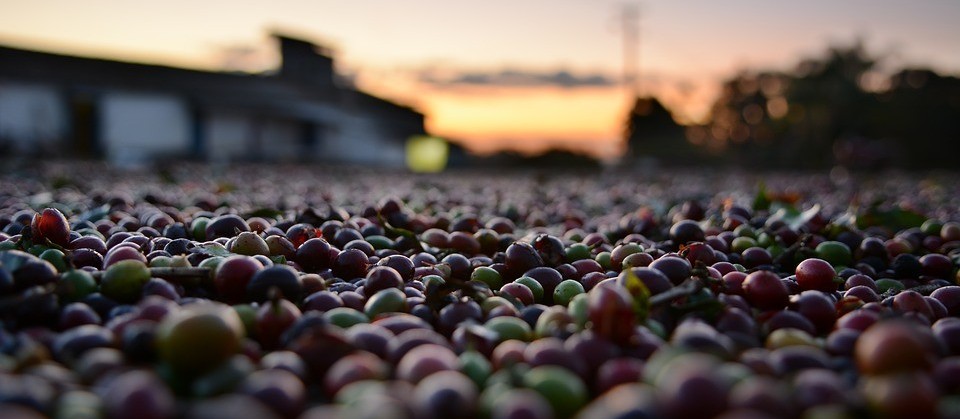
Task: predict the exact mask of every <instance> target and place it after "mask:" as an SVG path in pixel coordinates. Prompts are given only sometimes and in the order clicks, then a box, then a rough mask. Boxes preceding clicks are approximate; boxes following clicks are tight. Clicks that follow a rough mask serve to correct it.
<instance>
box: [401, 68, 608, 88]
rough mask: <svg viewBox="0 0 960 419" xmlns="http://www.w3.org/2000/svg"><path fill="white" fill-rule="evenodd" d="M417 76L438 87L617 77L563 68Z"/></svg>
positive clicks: (571, 83) (583, 82)
mask: <svg viewBox="0 0 960 419" xmlns="http://www.w3.org/2000/svg"><path fill="white" fill-rule="evenodd" d="M419 80H420V82H422V83H426V84H431V85H434V86H437V87H467V86H475V87H547V86H553V87H560V88H565V89H575V88H580V87H614V86H618V85H619V84H620V81H619V80H618V79H616V78H614V77H609V76H607V75H603V74H600V73H594V74H584V75H579V74H573V73H571V72H569V71H566V70H556V71H545V72H537V71H528V70H516V69H503V70H500V71H493V72H480V71H468V72H459V73H453V74H451V75H448V76H437V75H436V73H434V72H433V71H429V70H427V71H423V72H421V73H420V76H419Z"/></svg>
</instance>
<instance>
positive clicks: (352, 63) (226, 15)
mask: <svg viewBox="0 0 960 419" xmlns="http://www.w3.org/2000/svg"><path fill="white" fill-rule="evenodd" d="M627 5H638V6H639V20H638V25H639V26H638V27H639V32H638V33H639V43H638V48H637V49H636V50H633V51H634V52H635V53H636V54H637V57H638V59H637V60H636V62H637V63H638V65H637V67H638V69H639V70H638V71H639V81H638V83H637V85H638V89H639V91H640V92H641V93H643V94H652V95H655V96H657V97H658V98H660V99H661V100H662V101H663V102H664V103H665V104H666V105H667V106H668V107H669V108H670V109H671V110H672V111H673V112H674V116H675V118H676V119H678V120H679V121H681V122H684V123H690V122H698V121H703V120H704V119H705V118H707V117H708V116H709V114H708V110H709V107H710V104H711V102H712V100H713V98H714V97H715V95H716V93H717V89H718V87H719V83H720V82H721V81H722V80H724V79H725V78H728V77H731V76H733V75H734V74H736V73H737V72H738V71H741V70H745V69H757V68H762V69H778V70H788V69H790V68H792V67H793V66H794V65H795V64H796V63H797V62H798V61H799V60H800V59H801V58H804V57H815V56H817V55H818V54H822V53H823V51H825V50H826V48H827V47H828V46H829V45H831V44H841V45H848V44H850V43H852V42H853V41H854V40H856V39H862V40H863V41H864V43H865V45H866V47H867V49H868V51H870V52H872V53H874V54H878V55H881V56H882V57H884V59H883V61H882V62H881V64H882V67H883V68H886V69H896V68H901V67H904V66H923V67H929V68H933V69H934V70H937V71H939V72H941V73H944V74H956V75H960V47H958V45H960V25H958V24H957V23H956V22H958V21H960V1H953V0H926V1H916V0H844V1H835V0H805V1H802V2H797V1H791V2H787V1H767V0H727V1H710V0H669V1H668V0H642V1H641V0H619V1H606V0H485V1H481V2H477V1H466V0H403V1H400V0H352V1H346V0H286V1H246V0H229V1H227V0H205V1H195V0H165V1H162V2H139V1H128V0H84V1H74V0H31V1H3V2H0V43H2V44H6V45H13V46H19V47H27V48H37V49H43V50H50V51H56V52H63V53H71V54H78V55H92V56H98V57H106V58H116V59H124V60H134V61H144V62H151V63H160V64H168V65H176V66H184V67H191V68H199V69H210V70H221V69H230V70H244V71H263V70H269V69H271V68H275V67H276V66H277V65H278V61H279V57H278V55H277V52H276V45H275V44H273V43H272V41H271V39H270V37H269V34H270V33H271V32H272V31H282V32H284V33H287V34H294V35H297V36H302V37H305V38H307V39H310V40H313V41H316V42H318V43H321V44H324V45H327V46H330V47H332V48H333V49H334V51H335V57H336V60H337V69H338V71H339V72H340V73H341V74H343V75H344V76H345V77H348V78H350V79H352V80H354V82H355V83H356V85H357V86H358V87H360V88H361V89H364V90H366V91H368V92H371V93H374V94H376V95H379V96H382V97H385V98H388V99H391V100H395V101H398V102H402V103H405V104H410V105H413V106H414V107H415V108H417V109H418V110H420V111H422V112H424V113H425V114H426V116H427V119H426V124H427V130H428V131H429V132H430V133H431V134H434V135H439V136H442V137H447V138H451V139H454V140H456V141H458V142H461V143H462V144H464V145H465V146H466V147H467V148H468V149H471V150H474V151H477V152H481V153H486V152H492V151H495V150H499V149H504V148H506V149H514V150H520V151H524V152H531V153H532V152H537V151H540V150H543V149H544V148H545V147H551V146H552V147H563V148H568V149H573V150H578V151H584V152H588V153H591V154H593V155H596V156H600V157H612V156H615V155H617V154H618V153H620V152H621V151H622V141H621V137H622V132H623V126H624V122H625V120H626V115H627V112H628V110H629V104H630V102H631V101H630V99H631V97H632V93H631V92H632V90H631V89H629V88H627V87H626V86H625V85H624V84H623V83H622V80H623V77H622V74H623V66H624V57H625V53H624V51H625V49H624V42H623V40H624V37H625V36H624V34H625V30H624V25H623V22H624V19H623V11H624V9H625V8H626V7H627ZM627 32H628V31H627Z"/></svg>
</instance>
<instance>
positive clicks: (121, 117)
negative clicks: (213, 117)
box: [100, 92, 191, 164]
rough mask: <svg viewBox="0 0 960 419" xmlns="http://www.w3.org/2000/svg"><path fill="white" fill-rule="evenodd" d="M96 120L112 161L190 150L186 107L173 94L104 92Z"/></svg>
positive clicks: (132, 160)
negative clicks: (97, 119)
mask: <svg viewBox="0 0 960 419" xmlns="http://www.w3.org/2000/svg"><path fill="white" fill-rule="evenodd" d="M100 119H101V120H100V126H101V141H102V144H103V148H104V151H106V153H107V158H108V159H109V160H110V161H111V162H113V163H118V164H136V163H140V162H144V161H148V160H150V159H151V158H154V157H157V156H165V155H166V156H169V155H177V154H180V155H182V154H186V153H189V152H190V150H191V138H190V133H191V129H190V128H191V118H190V110H189V108H188V106H187V104H186V103H184V102H183V101H182V100H180V99H179V98H177V97H176V96H172V95H163V94H149V93H127V92H115V93H107V94H104V95H103V97H102V100H101V113H100Z"/></svg>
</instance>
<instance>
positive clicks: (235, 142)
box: [205, 111, 309, 163]
mask: <svg viewBox="0 0 960 419" xmlns="http://www.w3.org/2000/svg"><path fill="white" fill-rule="evenodd" d="M205 124H206V127H205V129H206V131H205V135H206V137H205V138H206V149H207V156H208V158H209V160H210V161H214V162H221V163H224V162H230V161H250V160H288V161H289V160H296V159H300V158H307V157H309V156H303V155H301V154H303V152H304V150H303V149H302V147H301V144H300V140H301V138H300V135H301V134H300V129H301V128H300V125H299V123H297V122H295V121H290V120H283V119H277V118H268V117H261V116H257V115H254V114H247V113H241V112H228V111H221V112H214V113H211V114H210V115H209V116H208V117H207V119H206V121H205Z"/></svg>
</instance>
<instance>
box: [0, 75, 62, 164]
mask: <svg viewBox="0 0 960 419" xmlns="http://www.w3.org/2000/svg"><path fill="white" fill-rule="evenodd" d="M68 120H69V115H68V113H67V106H66V103H65V101H64V99H63V97H62V95H60V93H59V92H58V91H57V89H56V88H54V87H52V86H45V85H39V84H20V83H14V82H2V81H0V141H4V140H6V141H11V142H12V146H13V147H14V149H15V150H16V151H33V150H36V149H38V148H41V147H53V146H56V145H57V144H58V142H60V141H62V140H64V139H65V138H66V137H67V126H68Z"/></svg>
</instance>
